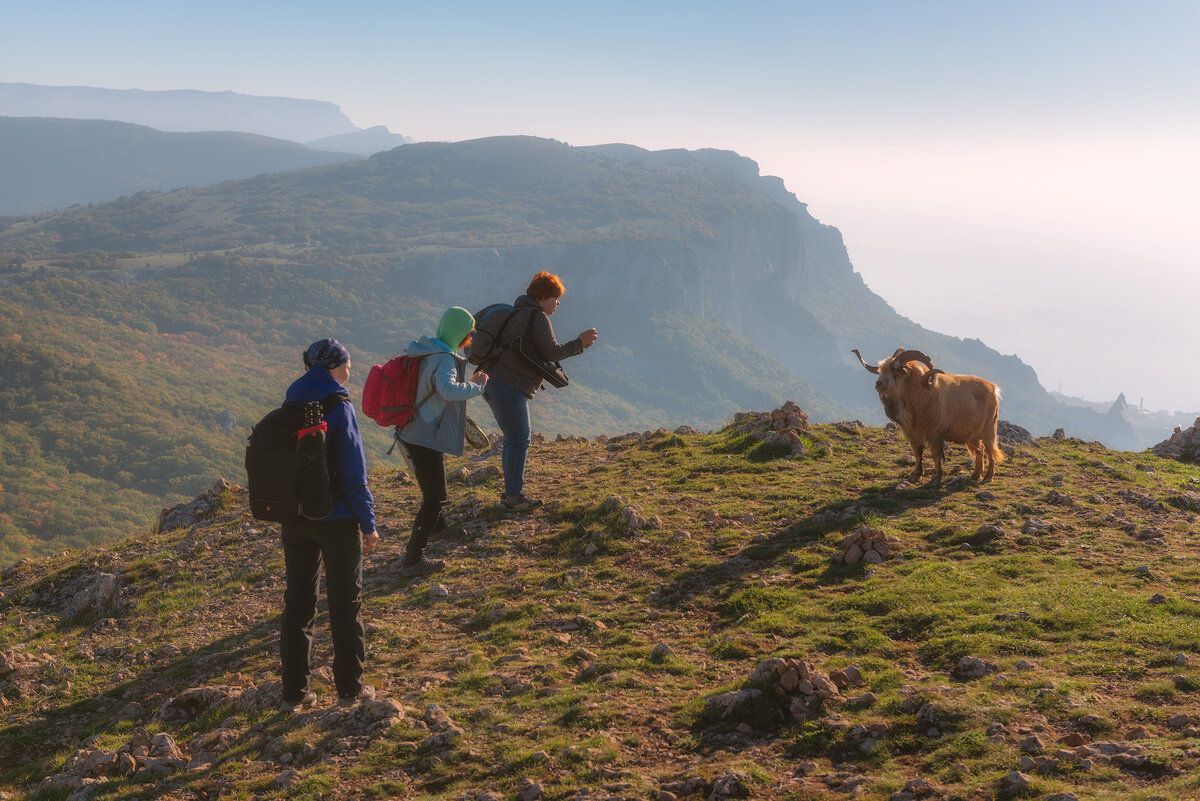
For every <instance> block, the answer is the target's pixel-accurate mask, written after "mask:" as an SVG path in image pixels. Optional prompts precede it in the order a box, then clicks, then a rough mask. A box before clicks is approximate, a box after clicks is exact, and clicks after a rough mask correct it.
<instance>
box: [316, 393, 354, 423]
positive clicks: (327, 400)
mask: <svg viewBox="0 0 1200 801" xmlns="http://www.w3.org/2000/svg"><path fill="white" fill-rule="evenodd" d="M339 403H350V396H349V395H343V394H342V393H340V392H331V393H330V394H328V395H326V396H325V397H323V398H321V416H322V417H324V416H325V415H327V414H329V413H330V412H332V411H333V410H334V409H336V408H337V405H338V404H339Z"/></svg>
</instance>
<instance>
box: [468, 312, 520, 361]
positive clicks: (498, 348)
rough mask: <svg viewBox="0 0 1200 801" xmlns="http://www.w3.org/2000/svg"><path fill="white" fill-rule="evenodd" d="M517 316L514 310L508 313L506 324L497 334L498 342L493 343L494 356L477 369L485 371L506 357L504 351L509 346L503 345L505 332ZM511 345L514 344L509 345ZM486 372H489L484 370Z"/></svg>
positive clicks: (505, 319)
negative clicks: (502, 357) (493, 363)
mask: <svg viewBox="0 0 1200 801" xmlns="http://www.w3.org/2000/svg"><path fill="white" fill-rule="evenodd" d="M516 316H517V310H516V309H513V310H512V311H510V312H509V313H508V317H506V318H504V323H503V324H502V325H501V326H500V330H499V331H497V332H496V340H495V342H493V343H492V355H491V356H489V357H488V358H486V359H484V360H483V361H482V362H480V363H479V364H478V365H477V369H479V370H484V368H485V367H487V366H488V365H490V364H491V363H492V362H494V361H496V360H497V359H499V358H500V357H501V356H503V355H504V351H506V350H508V345H504V344H501V343H503V342H504V332H505V331H507V330H508V324H509V323H511V322H512V321H513V318H514V317H516ZM508 344H509V345H511V344H512V343H511V342H510V343H508ZM484 372H487V371H486V370H484Z"/></svg>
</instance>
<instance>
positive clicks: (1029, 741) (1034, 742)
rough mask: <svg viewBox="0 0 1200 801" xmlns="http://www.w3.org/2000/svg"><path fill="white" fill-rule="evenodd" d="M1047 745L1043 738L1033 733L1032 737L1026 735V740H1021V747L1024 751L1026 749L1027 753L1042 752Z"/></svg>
mask: <svg viewBox="0 0 1200 801" xmlns="http://www.w3.org/2000/svg"><path fill="white" fill-rule="evenodd" d="M1045 747H1046V744H1045V743H1043V742H1042V738H1040V737H1038V736H1037V735H1036V734H1035V735H1033V736H1032V737H1026V738H1025V739H1024V740H1022V741H1021V745H1020V749H1021V750H1022V751H1024V752H1025V753H1026V754H1038V753H1041V751H1042V749H1044V748H1045Z"/></svg>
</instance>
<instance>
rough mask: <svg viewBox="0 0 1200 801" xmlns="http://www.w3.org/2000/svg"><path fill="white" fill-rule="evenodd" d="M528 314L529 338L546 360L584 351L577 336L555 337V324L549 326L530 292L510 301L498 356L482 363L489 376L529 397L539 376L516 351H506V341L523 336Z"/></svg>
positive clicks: (536, 388) (533, 391)
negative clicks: (531, 319) (511, 302)
mask: <svg viewBox="0 0 1200 801" xmlns="http://www.w3.org/2000/svg"><path fill="white" fill-rule="evenodd" d="M531 316H532V317H533V325H532V328H531V330H530V332H529V338H530V339H531V340H532V341H533V343H534V345H535V346H536V347H537V350H538V352H539V353H541V354H542V358H543V359H545V360H546V361H549V362H558V361H562V360H563V359H565V358H567V357H568V356H578V355H579V354H580V353H583V342H582V341H581V340H579V339H578V338H576V339H572V340H571V341H570V342H563V343H559V341H558V340H556V339H555V338H554V326H552V325H550V318H549V317H548V316H546V313H545V312H543V311H542V307H541V306H539V305H538V302H537V301H536V300H534V299H533V298H532V297H530V296H529V295H522V296H521V297H519V298H517V299H516V300H515V301H514V302H513V314H512V318H511V319H510V320H509V321H508V323H507V324H506V325H505V326H504V330H503V333H502V334H501V336H500V341H499V345H500V347H501V348H503V350H502V352H501V353H500V356H499V357H498V358H497V359H495V360H493V361H492V362H490V363H488V364H486V365H484V366H483V367H482V369H483V371H484V372H485V373H487V374H488V378H494V379H497V380H499V381H503V382H504V383H505V384H508V385H509V386H510V387H513V388H515V389H519V390H520V391H521V392H523V393H525V394H526V395H528V396H529V397H531V398H532V397H533V395H534V393H535V392H537V391H538V389H540V388H541V386H542V379H541V378H539V377H538V376H537V375H536V374H535V373H534V372H533V371H532V370H530V369H529V368H528V367H526V366H525V364H524V363H523V362H522V361H521V360H520V358H518V357H517V355H516V354H515V353H512V352H511V351H509V350H508V345H509V343H511V342H512V341H513V340H514V339H516V338H517V337H520V336H524V335H525V328H526V326H528V325H529V320H530V317H531Z"/></svg>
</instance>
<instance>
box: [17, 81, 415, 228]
mask: <svg viewBox="0 0 1200 801" xmlns="http://www.w3.org/2000/svg"><path fill="white" fill-rule="evenodd" d="M0 116H7V117H55V118H62V119H73V120H108V121H113V122H127V123H133V124H135V125H144V126H146V127H148V128H153V129H155V130H156V131H164V132H175V133H195V132H213V131H226V132H236V133H250V134H258V135H260V136H267V137H271V138H272V139H286V140H288V141H290V142H299V143H301V144H304V145H307V146H308V147H310V148H312V149H314V150H332V151H336V152H339V153H356V154H358V155H362V156H369V155H370V154H372V153H377V152H379V151H380V150H390V149H391V148H393V147H398V146H399V145H404V144H408V143H410V142H412V141H413V140H412V139H411V138H410V137H407V136H403V135H401V134H395V133H392V132H391V131H389V130H388V129H387V128H386V127H385V126H382V125H376V126H374V127H371V128H365V129H363V128H359V127H358V126H356V125H354V123H352V122H350V120H349V119H348V118H347V117H346V115H345V114H343V113H342V110H341V109H340V108H339V107H338V106H337V105H335V104H334V103H328V102H324V101H320V100H299V99H295V98H290V97H259V96H255V95H243V94H238V93H237V92H200V91H196V90H191V89H174V90H165V91H146V90H143V89H101V88H98V87H94V86H40V85H37V84H29V83H0ZM235 158H236V157H235ZM310 163H317V162H310ZM301 166H307V165H305V164H300V163H296V164H292V165H291V166H290V167H288V168H287V169H293V168H296V167H301ZM267 171H269V170H261V172H267ZM251 174H257V173H238V174H237V176H236V177H247V175H251ZM214 180H221V179H219V178H218V179H214ZM0 213H11V212H5V211H4V210H3V209H0Z"/></svg>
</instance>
